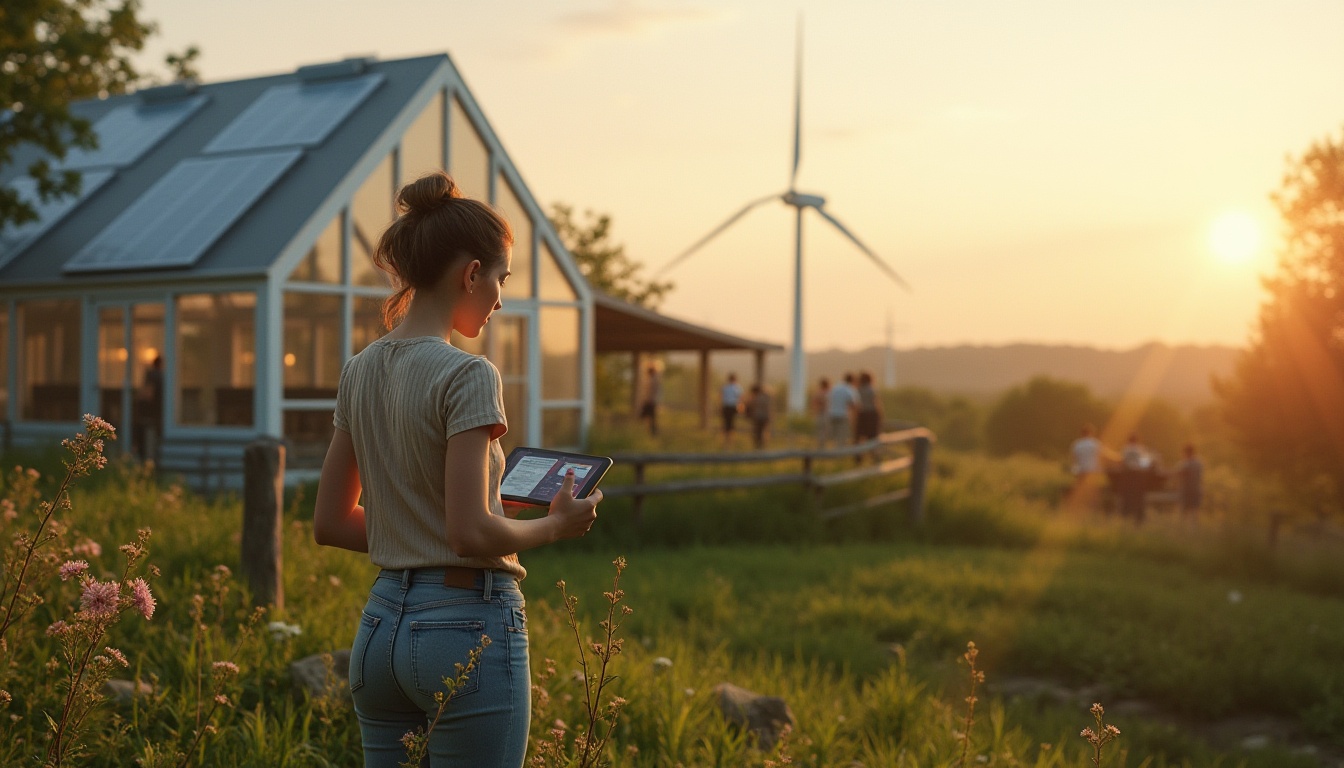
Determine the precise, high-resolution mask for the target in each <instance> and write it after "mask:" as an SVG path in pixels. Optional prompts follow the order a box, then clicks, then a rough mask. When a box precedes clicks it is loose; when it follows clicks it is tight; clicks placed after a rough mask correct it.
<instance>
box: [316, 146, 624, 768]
mask: <svg viewBox="0 0 1344 768" xmlns="http://www.w3.org/2000/svg"><path fill="white" fill-rule="evenodd" d="M397 210H398V214H399V215H398V217H397V219H396V221H394V222H393V223H392V224H391V226H389V227H388V229H387V231H386V232H384V233H383V235H382V237H381V239H380V240H379V241H378V248H377V253H376V254H375V256H374V262H375V263H376V264H377V265H378V266H379V267H380V268H381V269H383V270H385V271H386V272H388V273H389V274H390V275H391V276H392V277H393V279H394V280H395V284H396V285H397V286H398V290H397V292H396V293H395V294H393V295H392V296H391V297H389V299H388V300H387V302H386V303H385V305H384V307H383V315H384V321H385V324H386V325H387V327H389V328H392V329H393V330H392V331H391V332H390V333H388V334H387V335H386V336H384V337H382V338H381V339H379V340H377V341H375V342H374V343H373V344H371V345H369V346H368V347H367V348H366V349H364V350H363V351H362V352H360V353H359V354H357V355H355V356H354V357H353V358H351V359H350V360H349V361H347V362H346V364H345V366H344V367H343V368H342V370H341V379H340V386H339V389H338V391H337V396H336V413H335V418H334V422H335V426H336V430H335V434H334V435H333V437H332V440H331V446H330V447H329V448H328V450H327V456H326V459H325V461H324V462H323V464H322V476H321V480H320V482H319V485H318V490H317V502H316V510H315V515H314V521H313V535H314V538H315V539H316V540H317V543H318V544H324V545H327V546H334V547H342V548H344V549H350V550H354V551H357V552H367V553H369V558H370V559H371V560H372V561H373V562H374V563H375V564H376V565H378V566H380V567H381V568H382V570H381V571H380V572H379V574H378V577H377V578H376V579H375V580H374V583H373V587H372V588H371V590H370V592H369V599H368V603H367V604H366V606H365V608H364V613H363V616H362V618H361V620H360V625H359V630H358V632H357V633H356V635H355V640H354V643H353V646H352V648H351V653H350V692H351V694H352V695H353V697H354V702H355V713H356V714H357V715H358V717H359V724H360V733H361V736H362V739H363V743H364V760H365V765H366V766H369V767H370V768H378V767H381V766H397V765H399V764H400V763H401V762H403V761H405V759H406V750H405V748H404V747H403V746H402V743H401V738H402V736H403V735H404V734H405V733H407V732H408V731H413V730H416V729H418V728H419V729H423V728H425V727H426V726H427V723H428V720H429V719H430V718H432V717H433V715H434V713H435V712H436V711H437V709H438V706H437V704H436V702H435V701H434V694H435V692H437V691H443V690H444V686H443V682H442V681H443V678H445V677H449V678H452V677H454V676H455V669H454V665H455V664H459V663H461V664H465V663H466V661H467V657H468V653H469V652H470V651H471V649H472V648H474V647H476V646H477V645H478V644H479V643H480V641H481V636H482V635H486V636H489V638H490V640H491V644H490V646H489V647H488V648H486V649H485V652H484V653H483V654H482V656H481V659H480V665H479V668H478V669H477V670H475V671H474V672H473V673H472V675H471V678H470V680H469V681H468V682H467V684H466V685H465V686H464V687H462V688H460V689H459V690H458V691H457V692H456V694H455V695H454V696H453V698H452V700H451V703H450V704H449V706H448V709H447V711H446V712H445V714H444V717H443V719H442V720H440V721H439V723H438V725H437V726H436V727H435V728H434V730H433V732H432V734H431V738H430V745H429V756H430V761H429V764H430V765H432V766H435V768H438V767H439V766H468V765H470V766H491V767H493V766H509V768H514V767H515V766H521V765H522V764H523V758H524V755H525V752H526V749H527V730H528V721H529V718H530V715H531V713H530V706H531V683H530V679H529V674H528V659H527V625H526V615H525V613H524V611H523V605H524V603H523V596H522V593H521V592H520V591H519V590H518V581H519V580H521V579H522V578H523V577H524V576H525V575H526V573H527V572H526V571H525V570H524V569H523V567H522V566H521V565H520V564H519V562H518V555H517V552H518V551H520V550H524V549H529V548H531V547H536V546H540V545H542V544H547V543H550V542H553V541H556V540H558V539H565V538H572V537H577V536H582V535H583V534H584V533H586V532H587V531H588V529H589V528H590V527H591V526H592V524H593V520H594V519H596V517H597V511H596V506H597V503H598V501H600V500H601V498H602V492H601V491H594V492H593V494H592V495H590V496H589V497H588V498H587V499H575V498H574V497H573V495H572V494H573V486H574V478H573V474H572V473H571V474H569V475H567V476H566V477H565V481H564V486H563V488H562V490H561V492H560V493H558V494H557V495H556V497H555V500H554V501H553V502H551V505H550V508H549V510H548V513H547V515H546V516H545V517H541V518H537V519H533V520H517V519H515V516H516V514H517V512H518V508H516V507H510V508H509V509H508V510H507V511H506V509H505V507H504V505H503V504H502V502H501V500H500V496H499V482H500V475H501V474H502V472H503V469H504V453H503V450H502V449H501V448H500V446H499V438H500V436H501V435H503V434H504V433H505V431H506V430H507V422H506V420H505V418H504V406H503V395H502V385H501V379H500V376H499V371H497V370H496V369H495V367H494V366H493V365H491V364H490V362H489V361H488V360H486V359H485V358H483V357H477V356H475V355H471V354H468V353H466V352H463V351H462V350H459V349H457V348H455V347H453V346H452V345H451V344H450V343H449V341H448V339H449V336H450V333H451V332H452V331H457V332H458V333H460V334H462V335H463V336H467V337H470V338H475V337H476V336H478V335H479V334H480V332H481V329H482V328H483V327H484V326H485V324H486V323H487V322H489V320H490V315H491V314H492V313H494V312H495V310H497V309H499V308H500V307H501V304H500V294H501V292H502V290H503V287H504V281H505V280H507V279H508V276H509V266H510V260H511V258H512V252H511V246H512V245H513V233H512V231H511V230H510V228H509V225H508V222H506V221H505V220H504V219H503V217H501V216H500V215H499V214H498V213H497V212H495V211H494V210H493V209H492V208H490V206H488V205H486V204H484V203H482V202H480V201H477V200H471V199H468V198H465V197H463V196H462V194H461V193H460V192H459V191H458V189H457V187H456V185H455V184H454V183H453V181H452V179H450V178H449V177H448V176H447V175H445V174H443V173H441V172H440V173H434V174H430V175H427V176H424V177H422V178H421V179H419V180H418V181H415V182H413V183H411V184H408V185H406V186H405V187H403V188H402V190H401V192H400V193H399V194H398V195H397ZM361 494H362V498H361ZM361 501H362V502H363V503H362V504H361V503H360V502H361Z"/></svg>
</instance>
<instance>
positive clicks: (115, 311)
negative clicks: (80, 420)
mask: <svg viewBox="0 0 1344 768" xmlns="http://www.w3.org/2000/svg"><path fill="white" fill-rule="evenodd" d="M130 360H131V353H130V350H128V349H127V348H126V311H125V310H124V309H122V308H121V307H103V308H102V309H99V310H98V415H99V416H102V417H103V418H104V419H106V420H107V421H109V422H111V423H112V426H114V427H117V428H118V429H121V430H122V433H121V434H122V435H123V436H125V435H126V431H125V427H126V426H127V421H126V411H125V407H124V405H123V402H122V401H123V399H124V398H123V394H124V392H125V388H126V379H127V375H128V371H129V369H130V365H129V363H130Z"/></svg>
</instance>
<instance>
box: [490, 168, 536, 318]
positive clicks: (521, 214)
mask: <svg viewBox="0 0 1344 768" xmlns="http://www.w3.org/2000/svg"><path fill="white" fill-rule="evenodd" d="M495 191H496V192H498V193H499V203H498V204H497V206H496V207H498V208H499V211H500V213H503V214H504V218H506V219H508V220H509V224H511V225H512V226H513V266H512V269H511V270H510V271H511V272H512V273H513V274H512V275H510V276H509V280H508V282H506V283H504V298H506V299H526V298H531V296H532V217H531V216H528V215H527V209H525V208H523V203H522V201H520V200H519V199H518V194H517V193H516V192H514V191H513V187H512V186H510V184H509V183H508V181H506V180H505V179H504V177H503V176H502V175H501V176H500V177H499V185H498V186H497V187H496V188H495Z"/></svg>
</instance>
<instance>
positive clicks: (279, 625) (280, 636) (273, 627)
mask: <svg viewBox="0 0 1344 768" xmlns="http://www.w3.org/2000/svg"><path fill="white" fill-rule="evenodd" d="M266 631H268V632H270V633H271V639H272V640H276V641H280V640H288V639H289V638H291V637H298V636H299V635H302V634H303V627H300V626H299V625H298V624H289V623H286V622H283V621H272V622H270V623H268V624H267V625H266Z"/></svg>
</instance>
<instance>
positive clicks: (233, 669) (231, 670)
mask: <svg viewBox="0 0 1344 768" xmlns="http://www.w3.org/2000/svg"><path fill="white" fill-rule="evenodd" d="M211 666H212V667H213V668H214V670H215V672H216V673H218V674H221V675H236V674H238V672H239V670H238V665H237V664H234V663H233V662H232V661H216V662H215V663H214V664H212V665H211Z"/></svg>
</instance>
